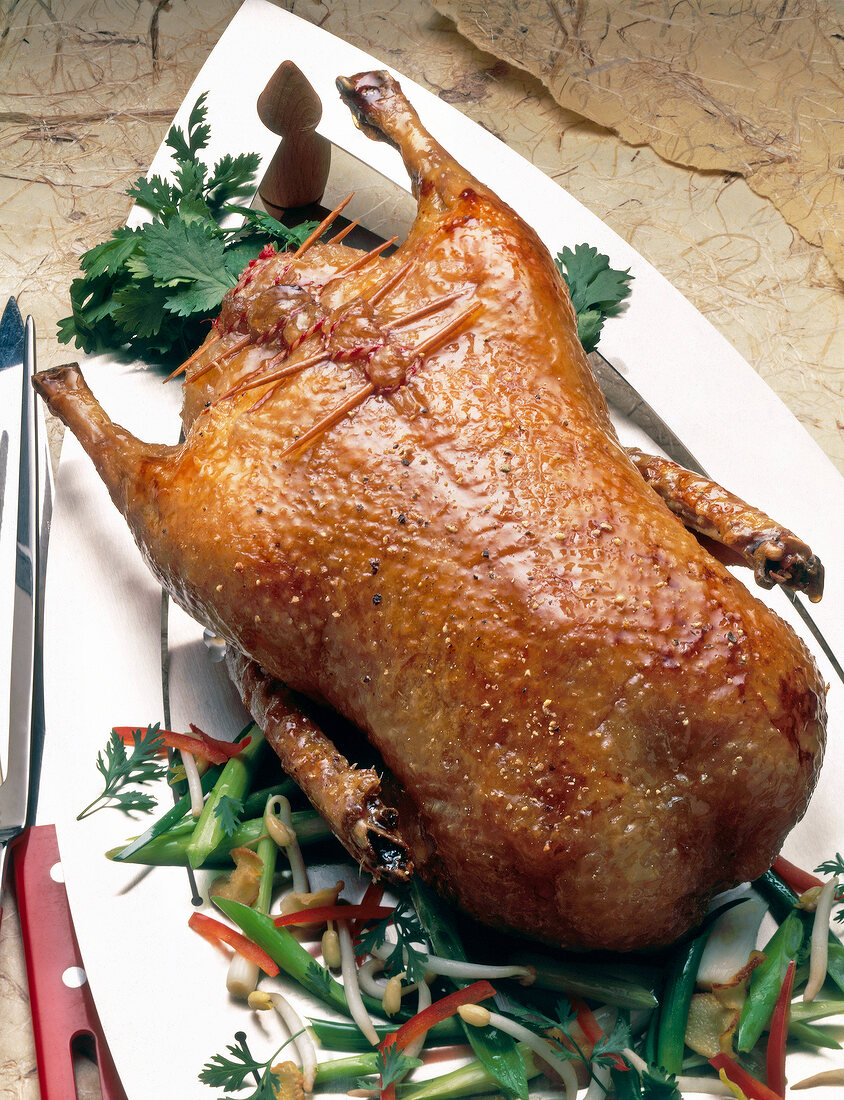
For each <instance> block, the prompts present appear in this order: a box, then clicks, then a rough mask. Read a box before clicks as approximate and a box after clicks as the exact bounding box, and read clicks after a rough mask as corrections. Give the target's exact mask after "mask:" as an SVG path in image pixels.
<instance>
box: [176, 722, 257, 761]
mask: <svg viewBox="0 0 844 1100" xmlns="http://www.w3.org/2000/svg"><path fill="white" fill-rule="evenodd" d="M190 728H191V731H192V733H193V734H194V736H195V737H198V738H199V739H200V741H203V742H204V743H205V744H206V745H207V746H208V747H209V748H211V749H214V751H215V752H219V753H222V754H223V756H224V757H225V758H226V760H231V758H232V757H233V756H237V755H239V754H240V753H241V752H243V750H244V749H245V748H246V746H247V745H248V744H249V743H250V741H251V740H252V738H251V737H244V738H243V740H241V741H220V740H219V739H218V738H216V737H212V736H211V734H210V733H206V732H205V731H204V730H201V729H200V728H199V726H195V725H194V724H193V722H191V723H190ZM212 763H214V761H212Z"/></svg>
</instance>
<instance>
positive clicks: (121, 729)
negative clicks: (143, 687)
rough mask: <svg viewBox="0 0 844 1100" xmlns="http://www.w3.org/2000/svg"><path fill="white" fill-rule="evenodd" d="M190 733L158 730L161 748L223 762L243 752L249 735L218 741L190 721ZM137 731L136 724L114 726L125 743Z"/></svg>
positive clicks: (132, 737) (115, 731)
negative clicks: (238, 739)
mask: <svg viewBox="0 0 844 1100" xmlns="http://www.w3.org/2000/svg"><path fill="white" fill-rule="evenodd" d="M190 728H191V730H192V733H177V732H176V731H175V730H161V729H160V730H159V731H158V735H159V737H160V738H161V749H178V750H179V751H180V752H189V753H192V755H193V756H199V757H201V758H203V759H205V760H207V761H208V763H209V764H225V762H226V761H227V760H229V759H231V757H233V756H237V755H238V753H240V752H243V750H244V749H245V748H246V746H247V745H248V744H249V742H250V741H251V740H252V738H251V737H244V738H243V739H242V740H240V741H232V742H228V741H219V740H217V738H216V737H210V736H209V735H208V734H207V733H204V732H203V731H202V730H201V729H199V727H198V726H195V725H194V724H193V723H191V726H190ZM136 732H137V727H136V726H115V727H114V733H116V734H118V736H119V737H120V738H121V739H122V740H123V741H124V742H127V743H131V741H132V740H133V739H134V736H135V733H136Z"/></svg>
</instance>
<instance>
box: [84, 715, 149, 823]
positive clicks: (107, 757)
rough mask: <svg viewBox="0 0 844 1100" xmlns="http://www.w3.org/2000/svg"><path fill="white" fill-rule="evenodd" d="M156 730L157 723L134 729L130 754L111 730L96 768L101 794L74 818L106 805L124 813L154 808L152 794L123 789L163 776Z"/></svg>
mask: <svg viewBox="0 0 844 1100" xmlns="http://www.w3.org/2000/svg"><path fill="white" fill-rule="evenodd" d="M158 730H159V725H158V723H156V724H155V725H154V726H147V728H146V730H140V729H137V730H133V731H132V740H133V747H132V751H131V753H127V751H126V745H125V743H124V741H123V739H122V738H121V736H120V734H118V733H116V732H115V731H114V730H112V731H111V737H110V738H109V740H108V744H107V745H106V747H105V749H104V750H103V751H102V752H100V753H98V755H97V771H98V772H99V773H100V775H101V776H102V777H103V780H104V782H105V786H104V787H103V791H102V793H101V794H99V795H97V797H96V798H95V799H93V801H91V802H89V803H88V805H87V806H86V807H85V809H84V810H83V811H82V812H81V813H80V814H78V815H77V818H76V820H77V821H81V820H82V819H83V818H85V817H89V816H90V815H91V814H93V813H95V812H96V811H97V810H102V809H105V807H106V806H107V805H109V804H111V805H112V806H115V807H116V808H117V809H120V810H123V811H124V812H125V813H131V812H132V811H133V810H137V811H139V812H140V813H149V812H150V810H152V809H153V808H154V807H155V805H156V800H155V799H154V798H153V797H152V796H151V795H149V794H145V793H144V792H142V791H126V790H124V789H123V788H124V787H126V786H128V785H129V784H131V783H136V784H139V785H142V784H144V783H152V782H154V781H155V780H157V779H163V778H164V776H165V775H166V774H167V764H166V762H165V761H162V760H159V759H157V754H158V751H159V749H160V748H161V747H162V746H163V744H164V739H163V737H162V736H161V734H160V733H159V732H158Z"/></svg>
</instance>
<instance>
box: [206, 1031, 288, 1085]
mask: <svg viewBox="0 0 844 1100" xmlns="http://www.w3.org/2000/svg"><path fill="white" fill-rule="evenodd" d="M235 1038H236V1039H237V1044H236V1045H233V1044H231V1043H229V1044H227V1046H226V1050H227V1052H228V1055H229V1056H228V1057H227V1056H226V1055H225V1054H215V1055H214V1056H213V1057H212V1058H210V1059H209V1061H207V1062H206V1063H205V1066H204V1067H203V1069H202V1071H201V1072H200V1074H199V1080H200V1081H201V1082H202V1083H203V1084H204V1085H211V1087H212V1088H216V1089H222V1090H223V1092H228V1093H231V1092H240V1091H241V1090H242V1089H245V1088H247V1085H248V1081H247V1079H248V1078H250V1077H251V1078H254V1079H256V1080H257V1082H258V1084H257V1088H256V1089H255V1091H254V1092H253V1093H251V1094H250V1095H249V1096H247V1097H244V1098H243V1100H277V1097H278V1092H277V1085H278V1083H279V1081H280V1080H281V1072H280V1071H278V1072H276V1069H275V1067H274V1066H273V1062H274V1061H275V1059H276V1058H277V1057H278V1055H279V1053H280V1052H281V1051H282V1050H284V1048H285V1047H286V1046H287V1045H288V1043H290V1042H292V1039H287V1040H285V1042H284V1043H282V1045H281V1046H280V1047H278V1049H277V1050H275V1051H273V1053H272V1054H271V1055H270V1057H269V1058H267V1060H266V1061H264V1062H259V1061H258V1060H257V1059H256V1058H254V1057H253V1056H252V1052H251V1051H250V1049H249V1047H248V1046H247V1043H246V1038H245V1036H243V1035H240V1034H238V1035H237V1036H235Z"/></svg>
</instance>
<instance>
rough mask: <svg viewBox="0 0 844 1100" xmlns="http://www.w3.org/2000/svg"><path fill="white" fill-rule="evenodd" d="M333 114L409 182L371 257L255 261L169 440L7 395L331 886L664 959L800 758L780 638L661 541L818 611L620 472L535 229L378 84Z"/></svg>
mask: <svg viewBox="0 0 844 1100" xmlns="http://www.w3.org/2000/svg"><path fill="white" fill-rule="evenodd" d="M338 87H339V89H340V93H341V95H342V97H343V99H344V100H345V101H346V103H347V104H348V105H349V106H350V108H351V109H352V111H353V112H354V114H355V116H356V118H357V121H358V124H359V125H360V126H361V127H362V128H363V129H364V130H365V131H366V133H367V134H369V135H370V136H371V137H373V138H378V139H381V140H386V141H388V142H390V143H392V144H393V145H394V146H396V147H397V148H398V149H399V151H400V152H401V154H402V156H403V158H404V161H405V164H406V166H407V170H408V172H409V173H410V176H411V179H412V181H413V187H414V191H415V194H416V196H417V198H418V204H419V212H418V217H417V220H416V222H415V224H414V226H413V229H412V231H411V232H410V234H409V236H408V237H407V239H406V240H405V241H404V243H403V244H401V245H400V246H399V247H398V249H397V250H396V251H395V252H394V253H393V254H392V255H389V256H388V257H386V258H385V256H384V255H383V254H382V253H380V252H379V251H378V250H376V252H374V253H362V252H360V251H357V250H355V249H351V248H349V247H348V246H347V245H346V244H345V243H343V240H342V239H341V238H342V234H337V235H335V236H334V237H333V238H332V239H330V240H327V241H323V243H319V242H318V241H314V242H310V243H308V244H307V245H305V246H303V247H302V248H300V249H299V250H298V252H296V253H295V254H276V253H275V252H274V251H273V250H271V249H269V250H267V251H266V252H265V253H264V254H262V256H261V257H260V258H259V259H258V260H256V261H255V262H253V263H252V264H251V265H250V266H249V267H248V268H247V270H246V271H245V272H244V273H243V276H242V277H241V279H240V282H239V284H238V286H237V287H236V288H235V289H234V290H233V291H232V292H231V293H230V294H229V295H228V297H227V298H226V300H225V302H224V304H223V308H222V311H221V313H220V316H219V317H218V319H217V321H216V323H215V325H214V327H213V330H212V332H211V333H210V334H209V336H208V338H207V340H206V341H205V343H204V344H203V346H202V347H201V348H200V349H199V350H198V351H197V353H196V354H195V355H193V356H192V357H191V359H190V360H188V362H187V364H186V365H185V374H186V377H185V381H184V395H185V396H184V408H183V421H184V429H185V434H186V438H185V442H184V443H183V444H181V445H179V446H158V445H154V444H148V443H142V442H139V441H138V440H137V439H135V438H134V437H133V436H131V435H130V434H129V433H128V432H126V431H125V430H124V429H123V428H121V427H119V426H118V425H116V424H114V423H112V422H111V421H110V420H109V418H108V416H107V415H106V413H105V412H104V411H103V409H102V408H101V407H100V406H99V405H98V403H97V402H96V400H95V398H94V397H93V396H92V394H91V392H90V391H89V390H88V388H87V386H86V385H85V383H84V381H83V379H82V376H81V374H80V373H79V371H78V370H76V369H74V368H59V369H56V370H51V371H47V372H44V373H43V374H41V375H39V376H38V377H37V379H36V387H37V389H38V391H39V392H40V393H41V394H42V395H43V396H44V397H45V398H46V400H47V401H48V403H49V406H50V408H51V410H52V411H53V412H54V413H55V414H57V415H58V416H59V417H61V418H62V420H64V422H65V423H66V424H67V425H68V427H69V428H70V429H71V430H72V431H73V432H74V433H75V434H76V435H77V436H78V437H79V439H80V440H81V442H82V444H83V445H84V447H85V448H86V449H87V451H88V453H89V455H90V456H91V458H92V460H93V461H94V463H95V464H96V467H97V469H98V471H99V473H100V474H101V476H102V478H103V479H104V481H105V482H106V484H107V485H108V488H109V491H110V493H111V496H112V499H113V500H114V503H115V504H116V505H117V507H118V508H119V509H120V510H121V512H122V513H123V515H124V516H125V518H126V520H127V522H128V523H129V525H130V527H131V529H132V532H133V534H134V537H135V539H136V541H137V543H138V546H139V547H140V550H141V552H142V554H143V556H144V558H145V559H146V561H147V562H148V564H149V566H150V568H151V569H152V570H153V572H154V573H155V575H156V576H157V577H158V578H159V579H160V581H161V583H162V584H163V585H164V586H165V587H166V588H167V590H168V591H169V592H170V594H171V595H172V597H173V598H174V599H175V600H177V601H178V602H179V603H180V604H181V605H182V606H183V607H185V608H186V609H187V611H188V612H190V613H191V614H192V615H194V616H195V617H196V618H197V619H198V620H199V621H200V622H202V623H203V624H205V625H207V626H209V627H210V628H211V629H213V630H214V631H216V632H217V633H219V634H220V635H221V636H222V637H223V638H225V639H226V641H227V642H228V643H229V653H230V667H231V671H232V675H233V677H234V679H235V681H236V683H237V684H238V686H239V688H240V691H241V694H242V696H243V699H244V701H245V703H246V705H247V707H249V708H250V709H251V711H252V713H253V714H254V715H255V717H256V719H257V720H258V721H259V722H260V723H261V724H262V726H263V727H264V729H265V730H266V733H267V736H268V738H269V739H270V740H271V742H272V743H273V745H274V746H275V748H276V750H277V752H278V755H279V757H280V759H281V762H282V765H283V767H284V768H285V769H286V770H287V771H288V772H289V773H290V774H291V775H293V776H294V777H295V778H296V779H297V780H298V781H299V782H300V783H301V785H302V787H303V789H304V790H305V791H306V793H307V794H308V795H309V797H310V798H311V799H312V801H313V802H314V804H315V805H316V806H317V807H318V808H319V809H320V810H321V811H322V812H323V813H324V815H325V816H326V818H327V819H328V821H329V822H330V823H331V825H332V827H333V828H334V830H335V831H336V833H337V835H338V836H339V837H340V839H341V840H342V841H343V842H344V843H345V844H346V846H347V848H348V849H349V851H350V852H351V853H352V854H353V856H354V857H355V859H357V860H359V861H360V862H361V863H362V864H363V865H364V866H366V867H367V868H368V869H370V870H371V871H372V872H373V873H375V874H376V875H384V876H386V877H387V878H388V879H391V880H392V881H399V882H400V881H403V880H406V879H407V878H408V877H409V875H410V874H411V873H413V871H414V869H415V872H416V873H418V874H420V875H422V876H423V877H424V878H425V879H426V880H427V881H429V882H430V883H432V884H433V885H434V886H436V887H437V888H438V889H439V890H440V891H441V892H442V893H444V894H445V895H446V896H447V897H448V898H450V899H451V900H453V901H454V902H456V903H457V904H458V905H460V906H461V907H462V908H463V909H464V910H465V911H467V912H468V913H470V914H472V915H474V916H476V917H478V918H479V919H481V920H483V921H486V922H487V923H490V924H492V925H494V926H497V927H499V928H504V929H510V930H515V931H516V932H518V933H523V934H526V935H529V936H532V937H536V938H538V939H541V940H544V941H548V942H551V943H555V944H561V945H565V946H571V947H580V948H583V947H601V948H610V949H619V950H629V949H634V948H641V947H645V946H649V945H656V944H663V943H667V942H669V941H671V940H673V939H675V938H676V937H677V936H679V935H680V934H681V933H682V932H684V931H685V930H686V929H688V928H689V927H690V926H691V925H692V924H693V923H694V922H695V921H697V920H698V919H699V918H700V917H701V915H702V913H703V911H704V908H705V906H706V904H707V902H708V900H709V899H710V897H711V896H712V894H713V893H714V892H716V891H718V890H720V889H722V888H725V887H728V886H730V885H731V884H734V883H736V882H740V881H742V880H744V879H747V878H752V877H754V876H756V875H759V874H760V873H762V872H763V871H764V870H766V869H767V867H768V866H769V865H770V863H771V860H772V859H773V857H774V856H775V855H776V853H777V851H778V850H779V847H780V845H781V843H782V841H783V838H784V836H785V835H786V833H787V832H788V831H789V829H790V828H791V827H792V826H793V825H794V823H795V822H796V821H797V820H798V819H799V818H800V816H801V815H802V814H803V812H804V810H805V809H806V805H807V802H808V799H809V796H810V794H811V791H812V788H813V786H814V783H815V780H816V777H817V773H818V768H819V766H820V763H821V757H822V753H823V747H824V736H825V733H824V729H825V701H824V700H825V692H824V684H823V682H822V681H821V679H820V676H819V673H818V671H817V669H816V667H815V665H814V663H813V661H812V659H811V657H810V655H809V653H808V652H807V650H806V649H805V647H804V646H803V644H802V642H801V641H800V640H799V639H798V638H797V637H796V636H795V634H794V633H793V632H792V630H791V629H790V628H789V627H788V626H787V625H786V624H784V623H783V622H782V621H781V620H780V619H778V618H777V616H776V615H774V614H773V613H772V612H771V611H770V610H768V608H767V607H766V606H765V605H763V604H762V603H761V602H760V601H759V600H757V599H756V598H755V597H753V596H752V595H750V594H749V592H748V591H747V589H746V588H745V587H744V586H743V585H742V584H741V583H740V582H739V581H738V580H736V579H735V578H734V576H733V575H732V574H731V573H730V572H729V571H728V570H727V569H726V568H725V567H724V566H723V565H722V564H720V563H719V561H718V560H716V558H715V557H714V556H712V554H711V553H710V552H709V551H707V550H705V549H703V548H702V545H701V543H700V541H699V539H698V537H697V536H696V535H695V534H693V533H691V532H690V531H689V529H688V527H687V525H689V526H692V527H694V528H695V529H696V530H698V531H699V532H701V533H703V534H705V535H706V536H707V537H708V538H709V539H714V540H717V541H719V542H721V543H723V544H724V545H725V546H727V547H728V548H729V549H730V550H731V551H732V552H738V553H740V554H741V555H742V556H743V557H744V558H745V560H746V561H747V562H748V563H749V564H750V565H751V566H752V567H753V568H754V570H755V572H756V576H757V579H758V580H759V581H760V582H761V583H762V584H765V585H768V586H771V585H772V584H774V583H778V584H784V585H788V586H791V587H794V588H797V589H802V590H804V591H807V592H808V593H809V595H810V596H811V597H812V598H816V597H819V595H820V589H821V583H822V571H821V567H820V563H819V562H818V561H817V560H816V559H815V558H814V557H813V556H812V554H811V551H810V550H809V549H808V547H806V546H805V545H804V544H803V543H801V542H800V540H799V539H797V538H796V537H795V536H794V535H792V534H791V533H790V532H788V531H786V530H785V529H783V528H782V527H780V526H779V525H777V524H776V523H774V522H773V521H772V520H770V519H768V517H766V516H764V515H763V514H761V513H760V512H758V511H756V510H755V509H753V508H751V507H749V506H748V505H746V504H744V503H743V502H742V501H740V500H737V499H736V498H735V497H732V496H731V495H730V494H728V493H726V492H725V491H724V490H723V489H720V488H719V487H718V486H714V485H712V484H711V483H710V482H706V481H704V480H702V479H700V478H698V477H695V476H694V475H691V474H688V473H687V472H685V471H682V470H679V469H678V468H677V467H675V466H673V465H672V464H671V463H668V462H666V461H665V460H662V459H651V458H649V457H648V456H646V455H641V454H634V455H629V454H627V453H626V452H625V450H624V449H623V448H622V447H621V446H620V444H619V442H618V439H617V438H616V434H615V431H614V429H613V426H612V424H611V422H610V419H609V416H608V412H607V408H606V405H605V403H604V400H603V398H602V396H601V393H600V391H599V390H598V387H597V385H596V383H595V381H594V379H593V377H592V375H591V373H590V370H589V367H588V363H587V361H586V358H585V356H584V353H583V351H582V349H581V347H580V345H579V343H578V340H577V336H576V328H575V321H574V316H573V311H572V308H571V305H570V302H569V300H568V297H567V294H566V291H565V287H564V285H563V283H562V281H561V279H560V276H559V274H558V272H557V270H556V268H555V266H554V263H553V262H552V260H551V258H550V256H549V255H548V253H547V251H546V250H545V248H544V247H543V246H542V244H541V243H540V241H539V240H538V238H537V237H536V235H535V234H534V233H533V231H532V230H531V229H530V228H529V227H528V226H526V225H525V224H524V223H523V222H522V221H521V220H520V219H519V218H518V217H517V216H516V214H515V213H514V212H513V211H512V210H511V209H509V207H507V206H506V205H505V204H504V203H502V202H501V200H500V199H498V198H497V197H496V196H495V195H494V194H493V193H492V192H491V191H490V190H488V189H487V188H486V187H484V186H483V185H482V184H480V183H479V182H478V181H477V180H475V179H474V178H472V176H471V175H469V174H468V173H467V172H466V171H465V170H463V169H462V168H461V167H460V166H459V165H458V164H457V163H455V161H454V160H453V159H452V158H451V157H450V156H449V155H448V154H447V153H446V152H445V151H444V150H443V149H442V148H441V146H440V145H438V144H437V142H436V141H435V140H433V138H432V137H431V136H430V135H429V134H428V133H427V132H426V131H425V130H424V129H423V127H422V126H421V124H420V122H419V119H418V117H417V115H416V114H415V112H414V111H413V109H412V108H411V106H410V105H409V104H408V102H407V101H406V99H405V98H404V96H403V95H402V93H401V90H400V88H399V86H398V85H397V84H396V83H395V82H394V81H393V80H392V79H391V78H390V77H389V76H388V75H387V74H385V73H367V74H360V75H358V76H355V77H352V78H350V79H341V80H339V81H338ZM675 513H676V514H675ZM320 706H328V707H330V708H333V710H334V711H336V712H339V714H340V715H342V716H344V717H345V718H346V719H348V720H349V721H350V722H351V723H352V724H353V726H354V728H355V729H356V730H357V731H358V733H357V737H358V738H359V741H360V744H361V745H363V744H364V739H366V740H367V741H368V742H369V745H370V746H371V747H372V748H373V749H374V750H376V752H377V754H378V757H379V763H378V771H376V770H375V769H373V768H371V767H358V766H356V764H355V763H354V762H350V761H349V759H347V756H345V755H342V754H341V753H340V752H339V751H338V749H337V748H336V747H335V744H334V743H333V741H332V740H331V739H330V738H329V737H328V736H327V734H326V732H325V731H324V730H323V729H322V728H321V727H320V724H319V714H320V710H319V707H320ZM348 755H352V753H351V752H350V753H348ZM378 772H381V773H383V774H382V778H381V779H380V780H379V775H378Z"/></svg>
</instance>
